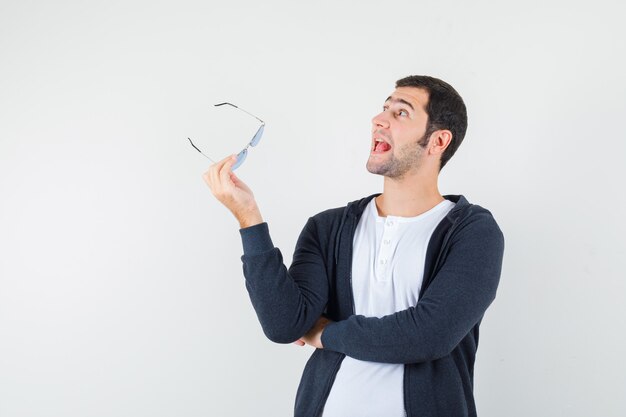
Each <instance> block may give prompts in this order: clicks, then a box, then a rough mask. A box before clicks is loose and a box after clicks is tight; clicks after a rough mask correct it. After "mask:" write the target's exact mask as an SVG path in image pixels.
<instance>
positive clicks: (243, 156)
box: [232, 148, 248, 171]
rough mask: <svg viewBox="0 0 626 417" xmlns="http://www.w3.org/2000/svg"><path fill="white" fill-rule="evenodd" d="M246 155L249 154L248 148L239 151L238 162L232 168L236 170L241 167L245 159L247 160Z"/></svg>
mask: <svg viewBox="0 0 626 417" xmlns="http://www.w3.org/2000/svg"><path fill="white" fill-rule="evenodd" d="M246 156H248V149H247V148H246V149H244V150H243V151H241V152H239V154H238V155H237V162H235V165H233V167H232V170H233V171H234V170H236V169H237V168H239V166H240V165H241V164H243V161H245V160H246Z"/></svg>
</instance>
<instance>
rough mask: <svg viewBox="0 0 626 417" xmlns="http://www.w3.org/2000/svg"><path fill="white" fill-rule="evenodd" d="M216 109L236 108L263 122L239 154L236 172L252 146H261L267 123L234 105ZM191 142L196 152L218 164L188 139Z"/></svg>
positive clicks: (219, 104)
mask: <svg viewBox="0 0 626 417" xmlns="http://www.w3.org/2000/svg"><path fill="white" fill-rule="evenodd" d="M214 106H215V107H220V106H231V107H234V108H236V109H238V110H241V111H242V112H244V113H246V114H249V115H250V116H252V117H254V118H255V119H257V120H258V121H259V122H261V126H259V128H258V129H257V131H256V133H255V134H254V136H253V137H252V139H251V140H250V142H248V144H247V145H246V147H245V148H243V149H242V150H241V151H240V152H239V153H238V154H237V161H236V162H235V163H234V164H233V166H232V168H231V169H232V170H233V171H234V170H236V169H237V168H239V167H240V166H241V164H243V161H245V160H246V157H247V156H248V148H250V147H251V146H256V145H258V144H259V141H260V140H261V136H263V131H264V130H265V122H264V121H263V120H261V119H259V118H258V117H257V116H255V115H254V114H252V113H250V112H249V111H247V110H244V109H242V108H241V107H239V106H236V105H234V104H232V103H228V102H223V103H218V104H214ZM187 139H188V140H189V143H191V146H193V147H194V149H195V150H197V151H198V152H200V154H202V156H204V157H205V158H206V159H208V160H209V161H211V162H213V163H214V164H215V163H216V162H215V161H214V160H213V159H211V158H210V157H208V156H207V155H206V154H205V153H204V152H202V151H201V150H200V148H198V147H197V146H196V145H194V143H193V141H192V140H191V138H189V137H188V138H187Z"/></svg>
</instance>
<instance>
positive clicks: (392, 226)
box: [376, 219, 397, 282]
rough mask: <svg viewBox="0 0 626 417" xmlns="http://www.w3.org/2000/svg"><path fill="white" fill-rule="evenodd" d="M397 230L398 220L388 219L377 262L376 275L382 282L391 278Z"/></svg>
mask: <svg viewBox="0 0 626 417" xmlns="http://www.w3.org/2000/svg"><path fill="white" fill-rule="evenodd" d="M396 230H397V222H396V221H395V220H391V219H387V220H386V221H385V228H384V230H383V236H382V245H381V246H380V248H379V250H378V261H377V262H376V268H377V269H378V273H377V274H376V275H377V277H378V280H379V281H381V282H385V281H388V280H389V279H390V271H389V269H390V268H389V266H390V264H391V243H392V241H393V240H394V237H395V234H396Z"/></svg>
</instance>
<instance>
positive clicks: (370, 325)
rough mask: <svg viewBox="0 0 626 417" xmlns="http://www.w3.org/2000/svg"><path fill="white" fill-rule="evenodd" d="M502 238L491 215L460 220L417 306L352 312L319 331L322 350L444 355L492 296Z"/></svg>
mask: <svg viewBox="0 0 626 417" xmlns="http://www.w3.org/2000/svg"><path fill="white" fill-rule="evenodd" d="M503 251H504V237H503V235H502V232H501V231H500V229H499V228H498V226H497V224H496V222H495V220H493V218H492V217H491V215H490V214H488V213H484V214H481V215H479V216H477V217H476V218H475V219H474V220H472V221H471V222H470V223H469V224H467V225H464V226H463V228H462V229H461V230H459V231H458V233H456V234H455V235H454V236H453V237H452V241H451V246H450V250H449V252H448V253H447V257H446V259H444V260H443V264H442V266H441V268H440V269H439V271H438V272H437V273H436V275H435V277H434V279H433V281H432V283H431V284H430V286H429V287H428V289H427V290H426V291H425V292H424V294H423V296H422V298H421V299H420V300H419V301H418V303H417V305H416V306H414V307H411V308H409V309H406V310H403V311H399V312H397V313H395V314H391V315H388V316H385V317H381V318H376V317H364V316H360V315H355V316H351V317H350V318H348V319H347V320H343V321H339V322H335V323H329V324H327V325H326V326H325V328H324V329H323V332H322V333H321V343H322V345H323V346H324V348H325V349H329V350H333V351H337V352H341V353H345V354H346V355H348V356H351V357H353V358H356V359H360V360H366V361H373V362H386V363H416V362H423V361H429V360H434V359H437V358H440V357H443V356H445V355H448V354H449V353H450V352H451V351H452V350H453V349H454V348H455V347H456V346H457V345H458V344H459V342H460V341H461V340H462V339H463V338H464V337H465V336H466V335H467V334H468V333H469V331H470V330H471V329H472V327H474V325H475V324H476V323H478V322H479V321H480V319H481V318H482V316H483V315H484V313H485V311H486V309H487V307H488V306H489V305H490V304H491V302H492V301H493V300H494V299H495V296H496V289H497V286H498V282H499V279H500V272H501V267H502V257H503Z"/></svg>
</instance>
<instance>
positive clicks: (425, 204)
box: [204, 76, 504, 417]
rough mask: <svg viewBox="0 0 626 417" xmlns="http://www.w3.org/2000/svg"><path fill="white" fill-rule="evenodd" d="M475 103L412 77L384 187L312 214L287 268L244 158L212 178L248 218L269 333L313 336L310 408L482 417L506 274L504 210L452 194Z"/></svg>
mask: <svg viewBox="0 0 626 417" xmlns="http://www.w3.org/2000/svg"><path fill="white" fill-rule="evenodd" d="M466 128H467V115H466V110H465V104H464V103H463V100H462V99H461V97H460V96H459V94H458V93H457V92H456V91H455V90H454V89H453V88H452V87H451V86H450V85H448V84H447V83H445V82H443V81H441V80H438V79H436V78H432V77H427V76H410V77H406V78H403V79H401V80H399V81H398V82H397V83H396V89H395V91H394V92H393V93H392V94H391V96H389V98H387V100H386V101H385V103H384V106H383V110H382V112H381V113H380V114H378V115H376V116H375V117H374V118H373V119H372V139H371V140H372V141H371V152H370V156H369V159H368V161H367V169H368V171H369V172H371V173H373V174H378V175H383V176H384V189H383V193H382V194H375V195H372V196H369V197H366V198H363V199H361V200H357V201H354V202H352V203H350V204H348V205H347V206H346V207H341V208H336V209H330V210H326V211H324V212H322V213H319V214H317V215H315V216H313V217H311V218H310V219H309V221H308V222H307V224H306V225H305V227H304V230H303V231H302V233H301V235H300V237H299V239H298V243H297V245H296V249H295V252H294V256H293V262H292V264H291V266H290V267H289V269H287V268H286V267H285V266H284V265H283V262H282V256H281V253H280V251H279V250H278V249H277V248H275V247H274V245H273V244H272V240H271V238H270V235H269V229H268V225H267V223H264V222H263V219H262V217H261V213H260V211H259V209H258V207H257V205H256V202H255V200H254V196H253V194H252V192H251V190H250V189H249V188H248V187H247V186H246V185H245V184H244V183H243V182H242V181H241V180H240V179H239V178H237V176H235V175H234V174H233V173H232V171H231V167H232V164H233V162H234V158H233V157H229V158H226V159H224V160H222V161H221V162H219V163H217V164H214V165H213V166H211V168H210V169H209V171H208V172H207V173H206V174H205V176H204V178H205V180H206V182H207V184H208V185H209V187H210V188H211V191H212V192H213V194H214V195H215V196H216V198H217V199H218V200H219V201H221V202H222V203H223V204H224V205H225V206H226V207H227V208H228V209H229V210H230V211H231V212H232V213H233V214H234V215H235V217H236V218H237V219H238V220H239V223H240V226H241V230H240V233H241V237H242V240H243V249H244V255H243V257H242V260H243V269H244V275H245V277H246V288H247V289H248V292H249V294H250V298H251V300H252V304H253V306H254V308H255V310H256V312H257V315H258V317H259V320H260V322H261V325H262V327H263V330H264V332H265V334H266V335H267V337H268V338H269V339H271V340H273V341H275V342H278V343H290V342H295V343H296V344H299V345H304V344H305V343H306V344H309V345H312V346H314V347H316V348H317V349H316V350H315V351H314V352H313V354H312V356H311V358H310V359H309V361H308V363H307V365H306V367H305V369H304V373H303V375H302V379H301V381H300V386H299V388H298V392H297V396H296V404H295V415H296V417H319V416H323V417H339V416H341V417H357V416H358V417H367V416H372V417H374V416H376V417H383V416H384V417H404V416H409V417H413V416H420V417H436V416H444V417H457V416H458V417H461V416H476V407H475V404H474V398H473V371H474V360H475V355H476V349H477V346H478V328H479V325H480V322H481V320H482V317H483V315H484V313H485V311H486V309H487V307H488V306H489V305H490V304H491V302H492V301H493V300H494V298H495V295H496V289H497V286H498V282H499V279H500V271H501V266H502V256H503V251H504V237H503V235H502V232H501V231H500V228H499V227H498V225H497V223H496V222H495V220H494V218H493V217H492V215H491V213H490V212H489V211H488V210H486V209H484V208H482V207H480V206H478V205H473V204H470V203H469V202H468V201H467V200H466V199H465V197H463V196H462V195H446V196H442V195H441V194H440V193H439V190H438V186H437V179H438V175H439V172H440V170H441V168H443V166H444V165H445V164H446V163H447V162H448V160H449V159H450V157H452V155H453V154H454V153H455V151H456V149H457V148H458V147H459V145H460V144H461V141H462V140H463V137H464V135H465V130H466Z"/></svg>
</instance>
